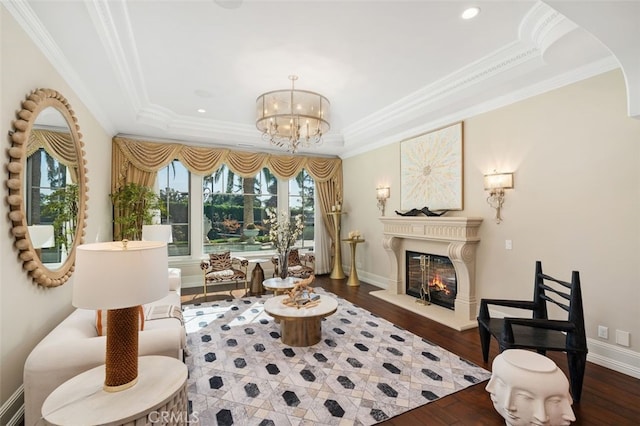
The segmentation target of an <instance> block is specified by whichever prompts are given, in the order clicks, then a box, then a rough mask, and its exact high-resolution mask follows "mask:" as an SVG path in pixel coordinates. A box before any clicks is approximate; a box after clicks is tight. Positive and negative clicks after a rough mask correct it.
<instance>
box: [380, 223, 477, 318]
mask: <svg viewBox="0 0 640 426" xmlns="http://www.w3.org/2000/svg"><path fill="white" fill-rule="evenodd" d="M380 221H381V222H382V224H383V225H384V231H383V232H384V240H383V246H384V249H385V250H386V251H387V254H388V255H389V260H390V274H389V282H388V285H387V289H386V290H380V291H375V292H372V294H374V295H375V296H378V297H380V298H381V299H384V300H386V301H388V302H391V303H393V304H395V305H398V306H401V307H403V308H405V309H408V310H410V311H412V312H415V313H418V314H420V315H423V316H425V317H427V318H430V319H432V320H434V321H437V322H439V323H442V324H444V325H447V326H449V327H451V328H453V329H456V330H466V329H469V328H473V327H476V326H477V321H476V316H477V305H478V303H477V300H476V285H475V273H476V268H475V263H476V247H477V245H478V243H479V242H480V238H479V237H478V228H479V227H480V225H481V224H482V218H477V217H441V216H440V217H427V216H409V217H407V216H399V217H381V218H380ZM407 250H411V251H418V252H422V253H429V254H435V255H439V256H446V257H448V258H449V259H450V260H451V262H452V263H453V266H454V268H455V270H456V278H457V295H456V300H455V303H454V310H451V309H447V308H444V307H441V306H437V305H433V304H432V305H427V306H425V305H422V304H418V303H416V301H417V299H416V298H415V297H412V296H409V295H407V294H406V282H405V267H406V266H405V252H406V251H407Z"/></svg>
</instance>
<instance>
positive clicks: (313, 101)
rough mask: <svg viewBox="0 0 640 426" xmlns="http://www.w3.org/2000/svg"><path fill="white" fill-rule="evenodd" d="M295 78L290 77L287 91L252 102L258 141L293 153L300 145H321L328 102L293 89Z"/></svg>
mask: <svg viewBox="0 0 640 426" xmlns="http://www.w3.org/2000/svg"><path fill="white" fill-rule="evenodd" d="M297 79H298V76H295V75H290V76H289V80H291V89H290V90H287V89H285V90H274V91H271V92H267V93H263V94H262V95H260V96H258V99H256V115H257V119H256V127H257V128H258V130H260V131H261V132H262V139H263V140H265V141H269V142H270V143H271V144H272V145H276V146H279V147H284V148H286V149H287V151H289V152H291V153H295V152H296V151H297V150H298V148H299V147H300V146H303V147H309V146H311V145H312V144H320V143H322V136H323V135H324V134H325V133H327V132H328V131H329V129H330V127H331V126H330V125H329V106H330V104H329V100H328V99H327V98H325V97H324V96H322V95H320V94H318V93H315V92H310V91H308V90H296V89H295V87H294V84H295V81H296V80H297Z"/></svg>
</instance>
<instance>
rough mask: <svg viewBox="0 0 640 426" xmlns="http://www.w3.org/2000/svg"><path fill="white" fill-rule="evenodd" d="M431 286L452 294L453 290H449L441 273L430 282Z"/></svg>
mask: <svg viewBox="0 0 640 426" xmlns="http://www.w3.org/2000/svg"><path fill="white" fill-rule="evenodd" d="M429 285H430V286H431V287H435V289H436V290H438V291H444V294H451V290H449V289H448V288H447V285H446V284H445V283H444V282H442V278H440V275H438V274H436V276H435V277H433V280H431V284H429Z"/></svg>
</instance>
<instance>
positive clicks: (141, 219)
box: [109, 183, 164, 240]
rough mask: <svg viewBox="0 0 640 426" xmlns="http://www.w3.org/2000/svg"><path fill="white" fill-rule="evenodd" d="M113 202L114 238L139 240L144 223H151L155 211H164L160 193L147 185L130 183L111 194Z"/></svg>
mask: <svg viewBox="0 0 640 426" xmlns="http://www.w3.org/2000/svg"><path fill="white" fill-rule="evenodd" d="M109 197H110V198H111V202H112V203H113V217H114V219H113V222H114V223H115V224H116V226H115V229H114V238H115V239H116V240H119V239H123V238H126V239H129V240H139V239H141V237H142V225H149V224H151V220H152V218H153V212H154V211H157V210H160V211H161V212H162V211H164V208H163V207H164V206H163V204H162V201H161V200H160V197H159V196H158V194H156V193H155V192H153V190H152V189H151V188H149V187H147V186H144V185H140V184H137V183H128V184H126V185H124V186H121V187H120V188H119V189H118V190H117V191H115V192H114V193H113V194H110V195H109Z"/></svg>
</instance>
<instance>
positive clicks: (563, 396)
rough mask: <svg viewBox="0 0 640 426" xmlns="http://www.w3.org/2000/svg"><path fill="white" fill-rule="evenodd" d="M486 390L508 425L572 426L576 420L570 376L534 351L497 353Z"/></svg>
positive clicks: (519, 350) (510, 350) (511, 350)
mask: <svg viewBox="0 0 640 426" xmlns="http://www.w3.org/2000/svg"><path fill="white" fill-rule="evenodd" d="M486 390H487V392H489V393H490V394H491V401H492V402H493V406H494V407H495V409H496V411H498V413H499V414H500V415H501V416H502V417H504V419H505V422H506V424H507V425H509V426H524V425H549V426H555V425H569V424H571V422H572V421H575V419H576V417H575V415H574V414H573V410H572V409H571V404H572V403H573V400H572V399H571V395H570V394H569V382H568V381H567V377H566V376H565V375H564V373H562V371H561V370H560V369H559V368H558V366H557V365H556V364H555V363H554V362H553V361H551V360H550V359H549V358H547V357H545V356H542V355H540V354H537V353H535V352H531V351H525V350H522V349H509V350H506V351H504V352H503V353H501V354H500V355H498V356H497V357H496V358H495V359H494V361H493V366H492V374H491V379H490V380H489V383H488V384H487V387H486Z"/></svg>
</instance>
